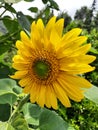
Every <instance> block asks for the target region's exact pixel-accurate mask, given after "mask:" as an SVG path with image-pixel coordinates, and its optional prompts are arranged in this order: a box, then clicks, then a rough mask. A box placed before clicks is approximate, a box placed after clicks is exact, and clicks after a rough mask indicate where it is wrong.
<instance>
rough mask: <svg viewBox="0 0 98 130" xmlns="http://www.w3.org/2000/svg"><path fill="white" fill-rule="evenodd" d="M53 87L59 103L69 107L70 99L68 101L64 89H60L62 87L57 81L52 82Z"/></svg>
mask: <svg viewBox="0 0 98 130" xmlns="http://www.w3.org/2000/svg"><path fill="white" fill-rule="evenodd" d="M53 88H54V91H55V93H56V95H57V98H58V99H59V100H60V101H61V103H62V104H63V105H64V106H65V107H71V104H70V101H69V99H68V96H67V94H66V92H65V91H64V89H62V87H61V86H60V85H59V84H57V83H54V84H53Z"/></svg>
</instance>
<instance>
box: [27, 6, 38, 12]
mask: <svg viewBox="0 0 98 130" xmlns="http://www.w3.org/2000/svg"><path fill="white" fill-rule="evenodd" d="M28 10H30V11H31V12H34V13H37V12H38V8H37V7H30V8H29V9H28Z"/></svg>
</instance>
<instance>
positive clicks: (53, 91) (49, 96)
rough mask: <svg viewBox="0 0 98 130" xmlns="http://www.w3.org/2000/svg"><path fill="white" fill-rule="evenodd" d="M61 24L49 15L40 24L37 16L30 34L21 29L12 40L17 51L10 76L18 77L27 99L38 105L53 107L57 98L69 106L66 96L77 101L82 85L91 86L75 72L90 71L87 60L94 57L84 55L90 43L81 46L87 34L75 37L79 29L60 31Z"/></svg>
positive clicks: (84, 86) (81, 94)
mask: <svg viewBox="0 0 98 130" xmlns="http://www.w3.org/2000/svg"><path fill="white" fill-rule="evenodd" d="M63 24H64V19H60V20H58V21H56V17H52V18H51V19H50V20H49V22H48V23H47V25H46V26H44V24H43V21H42V20H41V19H39V20H38V21H37V22H33V23H32V25H31V34H30V37H28V35H27V34H26V33H25V32H23V31H22V32H21V40H18V41H17V42H16V47H17V49H18V51H17V55H15V56H14V58H13V68H15V69H16V70H17V72H15V74H14V75H12V76H11V77H12V78H14V79H19V84H20V86H21V87H23V91H24V93H29V94H30V100H31V102H32V103H35V102H36V103H37V104H39V105H40V106H41V107H43V106H44V105H45V106H47V107H48V108H50V107H52V108H54V109H57V108H58V105H57V99H59V100H60V102H61V103H62V104H63V105H64V106H65V107H70V106H71V103H70V100H69V99H71V100H74V101H77V102H79V101H81V100H82V99H83V97H84V95H83V90H82V88H90V87H91V86H92V85H91V84H90V83H89V82H88V81H87V80H85V79H84V78H82V77H80V76H79V75H78V74H82V73H86V72H90V71H92V70H94V67H92V66H90V65H89V63H91V62H93V61H94V60H95V57H94V56H91V55H87V54H86V53H87V52H88V50H89V49H90V47H91V44H85V45H82V44H83V43H84V42H85V41H86V40H87V37H85V36H79V35H80V33H81V31H82V30H81V29H79V28H75V29H72V30H71V31H69V32H67V33H65V34H63Z"/></svg>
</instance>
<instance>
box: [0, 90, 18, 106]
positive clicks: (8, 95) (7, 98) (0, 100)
mask: <svg viewBox="0 0 98 130" xmlns="http://www.w3.org/2000/svg"><path fill="white" fill-rule="evenodd" d="M16 100H17V95H16V94H15V93H13V92H9V91H7V90H0V104H6V103H8V104H10V105H12V104H13V103H15V101H16Z"/></svg>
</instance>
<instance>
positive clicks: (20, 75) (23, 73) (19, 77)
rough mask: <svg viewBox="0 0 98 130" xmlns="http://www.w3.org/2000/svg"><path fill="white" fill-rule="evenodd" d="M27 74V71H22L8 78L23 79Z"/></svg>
mask: <svg viewBox="0 0 98 130" xmlns="http://www.w3.org/2000/svg"><path fill="white" fill-rule="evenodd" d="M27 73H28V71H24V70H23V71H17V72H15V74H14V75H11V76H10V77H11V78H14V79H21V78H23V77H25V76H26V74H27Z"/></svg>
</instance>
